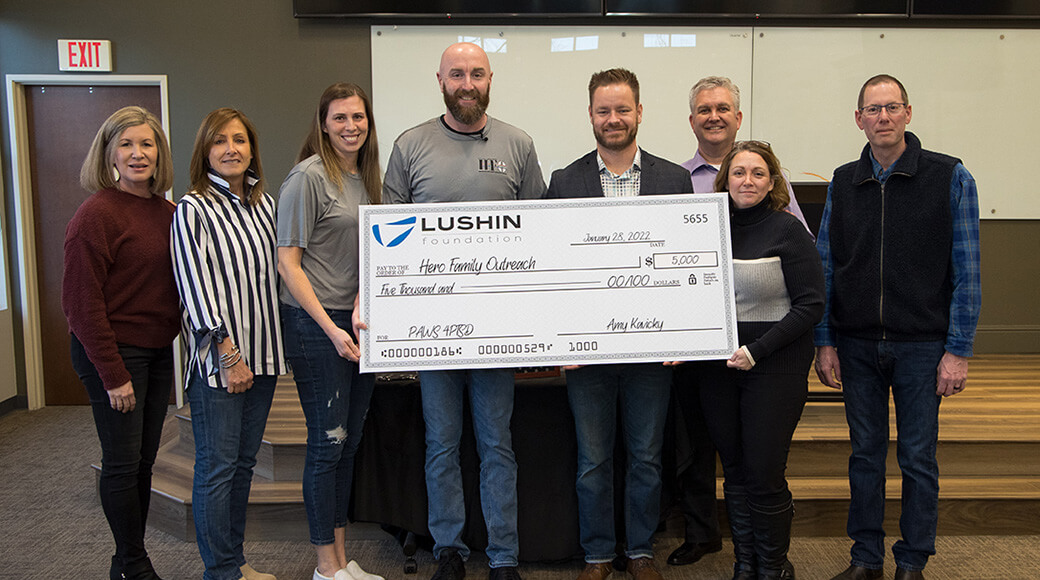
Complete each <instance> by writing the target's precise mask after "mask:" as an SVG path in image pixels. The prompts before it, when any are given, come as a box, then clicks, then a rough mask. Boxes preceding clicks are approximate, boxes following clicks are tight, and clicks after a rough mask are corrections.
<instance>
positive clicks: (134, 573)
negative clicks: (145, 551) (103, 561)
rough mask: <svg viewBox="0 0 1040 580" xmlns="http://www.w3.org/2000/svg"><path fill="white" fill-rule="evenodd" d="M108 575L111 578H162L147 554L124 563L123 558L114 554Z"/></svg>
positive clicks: (128, 579) (151, 579)
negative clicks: (140, 558)
mask: <svg viewBox="0 0 1040 580" xmlns="http://www.w3.org/2000/svg"><path fill="white" fill-rule="evenodd" d="M108 577H109V579H110V580H162V578H160V577H159V575H158V574H156V573H155V569H154V568H152V562H151V560H149V559H148V557H147V556H146V557H145V559H144V560H139V561H137V562H134V563H133V564H123V563H122V560H120V559H119V558H117V557H115V556H112V567H111V568H109V570H108Z"/></svg>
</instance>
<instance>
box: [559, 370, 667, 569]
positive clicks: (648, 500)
mask: <svg viewBox="0 0 1040 580" xmlns="http://www.w3.org/2000/svg"><path fill="white" fill-rule="evenodd" d="M671 381H672V369H671V368H670V367H666V366H664V365H662V364H660V363H639V364H609V365H590V366H585V367H581V368H579V369H575V370H569V371H567V397H568V399H569V400H570V404H571V412H573V413H574V427H575V431H576V435H577V438H578V477H577V484H576V487H577V492H578V526H579V529H580V533H581V547H582V549H583V550H584V551H585V561H586V562H589V563H602V562H610V561H611V560H613V559H614V556H615V550H614V548H615V546H616V545H617V538H616V535H615V532H614V446H615V438H616V437H617V409H618V399H619V397H620V401H621V423H622V428H623V431H624V433H623V434H624V437H625V449H626V450H627V455H628V457H627V462H626V465H627V471H626V474H625V536H626V538H625V539H626V550H625V555H626V556H628V557H629V558H639V557H651V558H652V557H653V554H654V552H653V546H652V545H651V538H652V536H653V534H654V530H656V529H657V523H658V521H659V519H660V508H661V445H662V443H663V441H664V424H665V418H666V416H667V414H668V400H669V396H670V389H671Z"/></svg>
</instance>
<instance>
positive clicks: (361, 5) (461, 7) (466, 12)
mask: <svg viewBox="0 0 1040 580" xmlns="http://www.w3.org/2000/svg"><path fill="white" fill-rule="evenodd" d="M449 14H450V15H451V16H452V17H456V16H458V17H467V16H471V17H473V16H512V15H523V16H601V15H602V14H603V4H602V0H293V15H294V16H296V17H297V18H322V17H339V18H343V17H351V16H400V17H416V16H446V15H449Z"/></svg>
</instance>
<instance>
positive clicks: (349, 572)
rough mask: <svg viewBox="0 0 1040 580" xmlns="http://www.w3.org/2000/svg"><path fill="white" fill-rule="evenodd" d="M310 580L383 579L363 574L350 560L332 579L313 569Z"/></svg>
mask: <svg viewBox="0 0 1040 580" xmlns="http://www.w3.org/2000/svg"><path fill="white" fill-rule="evenodd" d="M311 580H383V577H382V576H377V575H375V574H369V573H368V572H365V571H364V570H362V569H361V566H359V565H358V563H357V562H356V561H354V560H351V561H350V563H349V564H347V567H346V568H343V569H342V570H338V571H337V572H336V575H335V576H334V577H332V578H329V577H328V576H322V575H321V574H320V573H319V572H318V569H317V568H315V569H314V576H313V577H312V578H311Z"/></svg>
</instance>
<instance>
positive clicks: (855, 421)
mask: <svg viewBox="0 0 1040 580" xmlns="http://www.w3.org/2000/svg"><path fill="white" fill-rule="evenodd" d="M912 112H913V111H912V110H911V108H910V104H909V99H908V97H907V93H906V89H905V88H904V87H903V85H902V83H900V82H899V81H898V80H896V79H895V78H894V77H891V76H888V75H878V76H875V77H873V78H871V79H870V80H868V81H867V82H866V83H865V84H864V85H863V88H862V89H861V90H860V94H859V105H858V108H857V110H856V113H855V115H856V125H858V126H859V128H860V129H862V130H863V132H864V133H865V134H866V136H867V141H868V145H867V146H866V147H864V149H863V153H862V155H861V157H860V159H859V160H857V161H853V162H852V163H848V164H846V165H843V166H841V167H839V168H838V169H837V170H835V172H834V179H833V180H832V181H831V185H830V188H829V189H828V191H827V204H826V206H825V207H824V213H823V220H822V222H821V224H820V234H819V236H818V238H817V249H818V250H819V253H820V258H821V260H822V261H823V270H824V278H825V281H826V290H827V293H826V303H825V304H826V306H825V307H826V310H825V312H824V318H823V321H822V322H821V323H820V324H819V325H818V326H817V327H816V332H815V341H816V372H817V374H818V375H819V377H820V380H821V381H822V382H823V383H824V384H825V385H827V386H830V387H833V388H837V389H843V391H844V398H845V417H846V419H847V421H848V423H849V435H850V439H851V443H852V456H851V458H850V459H849V487H850V490H851V494H852V497H851V501H850V503H849V519H848V533H849V537H850V538H852V540H853V541H854V543H853V546H852V550H851V555H852V558H851V565H850V566H849V567H848V569H847V570H845V571H844V572H842V573H841V574H838V575H837V576H835V577H834V578H833V579H832V580H873V579H878V578H881V577H882V576H883V569H882V568H883V566H884V559H885V543H884V539H885V531H884V529H883V527H882V522H883V520H884V507H885V455H886V453H887V450H888V440H889V434H888V399H889V388H890V387H891V393H892V398H893V399H894V401H895V405H896V423H897V425H896V426H897V429H898V436H897V456H898V460H899V467H900V470H901V471H902V476H903V485H902V494H901V495H902V497H901V500H902V513H901V516H900V521H899V528H900V532H901V535H902V537H901V538H900V539H899V540H898V541H897V542H896V543H895V545H894V546H893V547H892V553H893V555H894V556H895V562H896V574H895V578H896V580H917V579H923V578H924V574H923V572H922V570H923V569H924V567H925V565H926V564H927V563H928V558H929V556H931V555H933V554H935V530H936V523H937V521H938V499H939V467H938V464H937V462H936V458H935V450H936V445H937V443H938V434H939V403H940V401H942V398H943V397H946V396H950V395H954V394H957V393H959V392H961V391H963V390H964V386H965V384H966V382H967V377H968V357H970V356H971V354H972V345H973V341H974V337H975V326H976V323H977V322H978V316H979V307H980V304H981V298H980V293H981V291H980V285H979V246H978V240H979V228H978V224H979V212H978V194H977V192H976V189H975V180H974V179H973V178H972V177H971V174H970V173H968V171H967V169H965V168H964V165H962V164H961V162H960V160H959V159H955V158H953V157H950V156H947V155H943V154H941V153H935V152H932V151H927V150H925V149H922V148H921V141H920V140H919V139H918V138H917V137H916V136H915V135H914V134H913V133H910V132H908V131H906V125H907V124H908V123H909V122H910V118H911V115H912Z"/></svg>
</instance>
